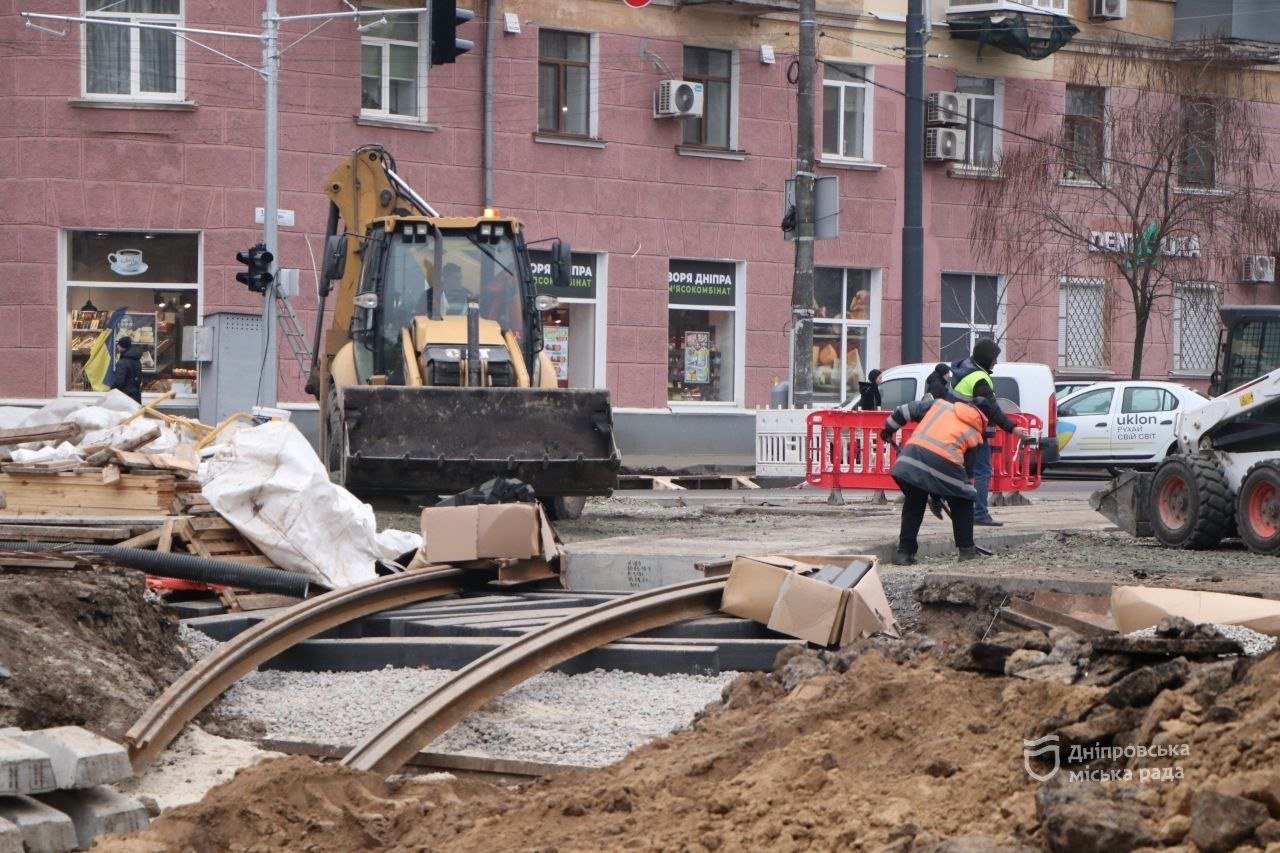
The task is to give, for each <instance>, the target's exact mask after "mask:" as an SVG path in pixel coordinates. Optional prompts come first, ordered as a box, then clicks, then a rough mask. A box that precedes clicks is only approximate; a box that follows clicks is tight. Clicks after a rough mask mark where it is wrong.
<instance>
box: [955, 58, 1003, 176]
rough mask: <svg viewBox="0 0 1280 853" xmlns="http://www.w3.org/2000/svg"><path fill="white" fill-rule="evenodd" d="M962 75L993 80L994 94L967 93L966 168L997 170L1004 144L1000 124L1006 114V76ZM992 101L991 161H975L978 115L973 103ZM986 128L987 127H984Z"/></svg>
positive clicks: (957, 86)
mask: <svg viewBox="0 0 1280 853" xmlns="http://www.w3.org/2000/svg"><path fill="white" fill-rule="evenodd" d="M958 76H960V77H970V78H973V79H977V80H990V81H991V82H992V94H990V95H986V94H970V93H965V94H966V96H967V97H968V98H969V117H968V120H967V121H966V123H965V134H964V164H963V166H964V168H967V169H981V170H983V171H995V170H996V169H997V168H998V164H999V163H1000V151H1001V146H1002V134H1001V131H1000V126H1001V124H1002V123H1003V115H1004V78H1003V77H983V76H980V75H975V74H961V75H958ZM959 82H960V81H959V80H958V79H957V81H956V91H957V92H958V91H960V85H959ZM979 100H983V101H991V104H992V107H991V124H992V127H991V162H990V163H975V162H974V139H975V137H974V128H976V127H978V124H977V119H976V116H975V115H974V112H975V111H974V108H973V105H974V103H975V102H976V101H979ZM984 129H985V128H984Z"/></svg>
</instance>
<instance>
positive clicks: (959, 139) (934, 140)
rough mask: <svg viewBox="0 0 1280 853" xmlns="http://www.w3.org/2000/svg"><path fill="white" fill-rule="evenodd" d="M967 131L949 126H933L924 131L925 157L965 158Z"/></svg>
mask: <svg viewBox="0 0 1280 853" xmlns="http://www.w3.org/2000/svg"><path fill="white" fill-rule="evenodd" d="M964 143H965V133H964V131H963V130H952V129H951V128H949V127H931V128H929V129H928V130H926V131H925V132H924V159H926V160H963V159H964Z"/></svg>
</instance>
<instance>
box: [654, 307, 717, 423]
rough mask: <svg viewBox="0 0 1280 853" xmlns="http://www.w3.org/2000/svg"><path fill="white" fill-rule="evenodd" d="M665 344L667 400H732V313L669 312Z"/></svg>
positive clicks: (690, 310) (675, 310)
mask: <svg viewBox="0 0 1280 853" xmlns="http://www.w3.org/2000/svg"><path fill="white" fill-rule="evenodd" d="M668 329H669V338H668V341H667V399H668V400H680V401H686V402H688V401H695V402H696V401H709V402H730V401H732V399H733V370H732V365H731V361H730V359H731V355H732V347H733V313H732V312H730V311H701V310H695V309H672V310H671V315H670V322H669V326H668Z"/></svg>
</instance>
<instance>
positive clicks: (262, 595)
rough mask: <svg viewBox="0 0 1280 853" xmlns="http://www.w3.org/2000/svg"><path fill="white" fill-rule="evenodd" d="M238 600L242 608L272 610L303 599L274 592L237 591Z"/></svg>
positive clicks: (288, 605) (289, 605) (290, 605)
mask: <svg viewBox="0 0 1280 853" xmlns="http://www.w3.org/2000/svg"><path fill="white" fill-rule="evenodd" d="M236 601H237V602H238V603H239V605H240V609H241V610H270V609H271V608H274V607H292V606H293V605H295V604H297V603H299V602H300V601H302V599H301V598H295V597H294V596H292V595H278V594H277V593H274V592H237V593H236Z"/></svg>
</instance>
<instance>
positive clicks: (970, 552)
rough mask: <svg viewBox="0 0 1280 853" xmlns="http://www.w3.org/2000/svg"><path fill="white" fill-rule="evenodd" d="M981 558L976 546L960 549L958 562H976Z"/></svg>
mask: <svg viewBox="0 0 1280 853" xmlns="http://www.w3.org/2000/svg"><path fill="white" fill-rule="evenodd" d="M981 556H982V555H981V554H979V553H978V547H977V546H976V545H970V546H969V547H968V548H961V549H960V556H959V558H958V561H959V562H961V563H963V562H964V561H965V560H976V559H978V558H979V557H981Z"/></svg>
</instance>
